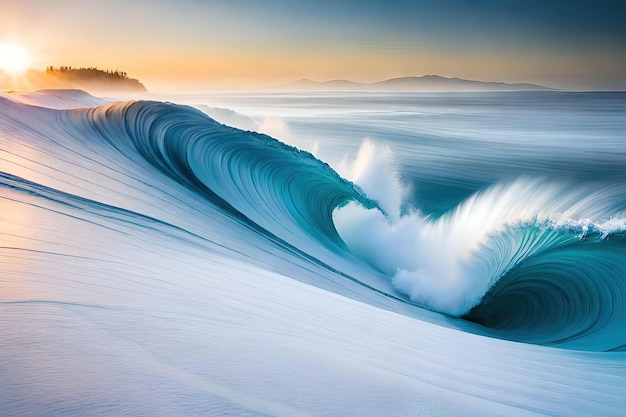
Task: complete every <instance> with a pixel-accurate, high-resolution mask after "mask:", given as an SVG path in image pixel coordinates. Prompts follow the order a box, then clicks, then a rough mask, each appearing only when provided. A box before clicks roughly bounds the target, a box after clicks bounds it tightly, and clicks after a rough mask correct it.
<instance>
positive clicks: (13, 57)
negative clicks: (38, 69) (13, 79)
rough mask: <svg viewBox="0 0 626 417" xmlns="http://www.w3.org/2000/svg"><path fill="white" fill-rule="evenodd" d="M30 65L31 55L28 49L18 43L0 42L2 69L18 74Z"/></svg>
mask: <svg viewBox="0 0 626 417" xmlns="http://www.w3.org/2000/svg"><path fill="white" fill-rule="evenodd" d="M29 66H30V57H29V56H28V52H26V49H24V48H23V47H22V46H20V45H18V44H16V43H3V44H0V70H3V71H5V72H8V73H10V74H13V75H17V74H21V73H23V72H24V71H26V70H27V69H28V67H29Z"/></svg>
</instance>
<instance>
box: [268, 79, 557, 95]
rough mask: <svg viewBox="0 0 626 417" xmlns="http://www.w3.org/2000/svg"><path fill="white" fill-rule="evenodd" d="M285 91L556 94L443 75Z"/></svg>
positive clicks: (297, 85) (309, 84) (303, 85)
mask: <svg viewBox="0 0 626 417" xmlns="http://www.w3.org/2000/svg"><path fill="white" fill-rule="evenodd" d="M280 88H281V89H285V90H313V91H374V92H376V91H380V92H463V91H541V90H554V89H553V88H549V87H544V86H541V85H536V84H528V83H515V84H508V83H500V82H487V81H473V80H464V79H462V78H446V77H442V76H439V75H424V76H422V77H401V78H392V79H389V80H384V81H377V82H373V83H357V82H354V81H348V80H332V81H322V82H319V81H312V80H309V79H306V78H305V79H302V80H298V81H296V82H293V83H291V84H287V85H285V86H283V87H280Z"/></svg>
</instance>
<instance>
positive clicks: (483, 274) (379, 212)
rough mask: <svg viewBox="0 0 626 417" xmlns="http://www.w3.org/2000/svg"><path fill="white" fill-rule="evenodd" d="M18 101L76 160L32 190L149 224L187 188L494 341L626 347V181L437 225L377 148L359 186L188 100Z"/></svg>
mask: <svg viewBox="0 0 626 417" xmlns="http://www.w3.org/2000/svg"><path fill="white" fill-rule="evenodd" d="M3 100H4V101H5V103H4V104H3V109H4V110H3V111H4V112H5V113H7V114H8V113H11V115H12V117H13V118H14V119H17V120H18V123H17V124H19V118H20V116H19V115H20V114H21V113H24V114H26V113H28V117H35V118H39V119H40V120H50V121H51V123H50V125H52V124H54V125H56V126H58V129H59V132H60V134H59V135H57V136H54V135H50V134H48V133H47V132H45V131H43V130H41V131H36V130H35V131H31V132H30V134H31V135H33V137H35V138H37V140H39V142H40V143H39V145H38V146H41V147H42V148H45V149H48V150H50V149H52V150H51V151H50V152H51V153H53V154H54V153H55V152H60V153H62V152H65V154H62V155H60V156H59V155H57V157H58V160H57V162H56V163H57V165H55V166H52V167H51V166H48V167H47V168H46V169H47V170H50V169H51V170H52V171H55V172H56V174H55V175H53V176H52V178H56V179H55V180H50V179H49V178H48V179H43V178H46V175H45V174H43V173H41V172H40V174H41V175H39V174H34V172H36V171H28V172H27V173H26V174H25V177H28V178H23V180H24V181H33V183H46V184H42V186H43V185H45V186H48V187H50V188H51V189H57V190H59V191H63V192H67V193H68V194H71V195H77V196H79V197H81V198H87V199H90V200H93V201H99V202H101V203H104V204H109V205H111V206H114V207H119V208H120V209H125V210H130V211H133V212H138V213H141V214H145V215H149V216H152V214H150V212H151V211H153V208H154V206H155V205H158V204H162V205H163V207H160V208H159V209H161V210H165V212H167V206H168V205H170V204H172V201H168V200H167V198H168V197H167V194H168V192H169V191H166V192H165V194H160V196H159V197H158V199H155V197H154V196H151V193H152V191H154V190H169V189H172V187H174V188H177V190H178V191H176V193H177V194H176V195H174V194H171V195H170V197H169V198H171V199H177V200H179V201H178V203H180V200H181V198H182V197H181V194H180V193H181V192H182V195H185V196H186V198H188V199H191V200H198V199H199V200H202V201H205V202H206V203H208V204H209V205H210V206H211V207H212V208H213V209H217V210H219V211H220V212H221V213H222V215H223V216H226V217H227V218H229V219H233V220H235V221H237V222H239V223H240V224H241V225H243V226H244V227H246V228H248V229H250V230H253V231H254V232H255V233H258V234H260V235H262V236H265V238H267V239H269V241H271V242H272V244H274V245H278V246H280V247H281V248H283V250H285V251H286V252H287V253H289V254H296V255H297V256H300V257H303V258H306V259H309V260H312V261H314V262H316V263H318V264H321V265H324V266H325V267H327V268H329V269H331V270H333V271H335V272H338V273H339V276H340V277H344V278H345V279H350V280H352V281H354V282H357V283H360V284H362V285H363V286H365V287H366V288H369V289H372V290H375V291H377V292H379V293H381V294H383V295H385V296H388V297H391V298H394V299H397V300H398V301H401V300H404V301H406V302H408V303H415V304H417V305H419V306H423V307H426V308H428V309H432V310H435V311H439V312H443V313H445V314H448V315H452V316H458V317H463V318H465V319H467V320H470V321H472V322H475V323H478V324H480V325H481V326H482V330H480V331H482V332H484V333H485V334H488V335H492V336H496V337H502V338H507V339H513V340H518V341H524V342H530V343H536V344H545V345H554V346H559V347H567V348H573V349H582V350H597V351H608V350H620V349H623V348H624V346H625V345H626V332H624V331H623V330H624V329H625V328H626V264H624V262H623V259H624V256H625V255H626V245H625V242H626V240H625V237H624V231H625V228H626V226H625V221H624V219H625V217H624V214H623V213H624V210H626V186H624V185H603V184H596V185H594V186H591V185H585V186H576V185H575V184H567V183H565V182H561V181H558V180H554V179H545V178H543V179H537V178H534V179H533V178H520V179H518V180H516V181H512V182H511V181H509V182H505V183H498V184H495V185H493V186H491V187H489V188H487V189H485V190H483V191H480V192H478V193H476V194H474V195H473V196H471V197H470V198H469V199H467V200H465V201H464V202H462V203H461V204H459V205H458V206H457V207H456V208H454V209H452V210H451V211H449V212H447V213H445V214H444V215H442V216H440V217H438V218H431V217H429V216H426V215H423V214H421V213H418V212H416V211H412V210H411V209H410V208H408V209H407V208H406V207H404V208H400V207H399V205H400V204H401V200H402V198H401V195H402V190H401V187H398V186H397V184H396V185H393V184H392V185H390V184H389V183H390V181H389V180H386V179H385V178H392V177H394V173H393V172H386V171H385V169H386V168H384V167H385V166H386V165H385V164H384V163H382V164H381V162H380V160H379V159H376V157H375V155H376V152H374V151H373V150H372V149H369V150H367V149H366V150H365V151H364V152H363V155H362V158H365V159H368V158H369V159H368V160H369V163H368V162H367V161H366V162H365V165H364V166H361V167H360V168H358V169H357V171H358V172H359V175H357V176H360V177H361V178H365V179H366V180H363V182H362V184H359V185H361V186H358V185H355V184H354V183H352V182H350V181H348V180H345V179H343V178H341V177H340V176H339V175H338V174H337V173H336V172H335V171H334V170H333V169H331V168H330V167H329V166H328V165H327V164H325V163H323V162H320V161H319V160H317V159H316V158H314V157H313V156H312V155H311V154H310V153H308V152H304V151H299V150H297V149H296V148H293V147H290V146H287V145H285V144H283V143H280V142H278V141H276V140H274V139H272V138H270V137H269V136H266V135H263V134H258V133H254V132H244V131H241V130H237V129H234V128H231V127H227V126H225V125H222V124H220V123H218V122H216V121H214V120H212V119H210V118H209V117H207V116H206V115H205V114H203V113H202V112H200V111H198V110H195V109H193V108H190V107H186V106H178V105H173V104H169V103H160V102H128V103H117V104H108V105H102V106H99V107H94V108H89V109H77V110H51V109H44V108H35V107H33V108H30V109H28V112H25V111H24V109H23V107H25V106H24V105H23V104H19V103H16V102H12V101H9V100H7V99H3ZM20 112H21V113H20ZM2 127H3V129H4V130H5V131H8V132H11V129H14V128H13V127H11V126H7V125H5V126H2ZM48 127H49V126H48ZM55 137H60V138H62V139H58V140H63V142H58V141H57V139H54V138H55ZM372 146H373V145H372V144H367V145H366V147H369V148H372ZM16 155H17V153H16ZM379 155H382V156H380V157H381V158H383V159H385V158H389V156H388V155H387V152H385V151H383V152H380V153H379ZM17 159H19V158H17V157H14V158H13V164H18V162H16V161H17ZM7 160H8V161H11V157H9V158H8V159H7ZM59 161H60V162H59ZM105 165H106V166H107V168H106V170H103V169H102V167H103V166H105ZM14 166H15V165H14ZM64 170H65V171H64ZM98 170H100V171H99V172H101V173H99V174H96V172H98ZM368 170H369V173H368V172H366V171H368ZM13 171H14V172H11V169H10V168H9V171H8V172H5V173H4V174H3V177H1V178H0V181H2V183H3V184H4V185H5V186H11V184H10V181H9V179H10V180H11V181H13V182H14V181H16V178H17V180H20V179H21V176H20V175H19V171H20V170H17V169H15V170H13ZM59 172H60V173H59ZM102 172H104V173H102ZM381 172H382V174H381V175H382V180H381V177H380V176H378V177H377V173H378V174H380V173H381ZM70 177H71V178H70ZM102 179H105V181H100V180H102ZM111 181H113V182H116V183H118V184H117V185H119V183H123V184H124V186H125V187H127V188H128V192H127V193H126V196H129V195H131V194H132V192H133V189H134V190H135V191H137V190H139V189H140V190H141V191H142V192H143V193H144V194H143V195H142V194H140V195H139V197H136V196H135V197H132V198H130V199H128V198H125V197H124V196H120V195H118V194H117V191H114V190H116V189H117V188H116V187H117V185H114V184H112V185H108V184H109V183H110V182H111ZM355 181H356V182H357V183H358V182H359V179H358V178H357V179H355ZM372 181H373V182H374V185H373V186H372V185H371V184H369V185H368V184H366V183H367V182H370V183H371V182H372ZM376 181H378V183H377V182H376ZM94 184H95V185H94ZM164 184H165V185H164ZM92 185H93V186H94V187H91V186H92ZM180 190H183V191H180ZM172 193H173V191H172ZM163 195H165V196H166V197H163ZM368 196H370V197H371V199H370V197H368ZM373 199H377V200H378V202H377V201H374V200H373ZM157 200H158V201H157ZM185 204H187V203H185V202H183V206H184V205H185ZM194 204H195V203H194ZM189 205H190V207H191V206H192V205H193V204H192V203H189ZM146 207H153V208H149V209H146ZM189 215H190V216H194V215H195V216H197V219H196V220H197V221H196V222H195V223H194V224H195V225H196V226H195V229H194V233H200V234H201V229H202V226H201V225H202V222H203V221H217V220H215V219H214V218H211V219H208V218H202V213H199V212H198V210H196V209H194V210H190V212H189ZM155 216H157V215H155ZM157 217H158V216H157ZM174 223H175V222H174ZM179 223H180V222H179ZM177 225H179V224H177ZM180 227H183V228H185V227H186V226H184V224H182V225H180ZM352 255H356V256H357V257H358V258H360V259H362V260H363V261H365V263H363V264H358V259H357V258H354V257H353V256H352ZM339 259H344V260H345V259H348V260H349V261H350V262H353V264H352V265H350V266H346V262H344V261H340V260H339ZM355 262H356V264H355ZM331 265H334V266H331ZM355 265H356V266H355ZM359 268H361V271H365V272H362V275H363V276H367V277H369V278H367V279H365V278H361V273H360V272H359V271H360V269H359ZM363 268H365V269H363ZM367 268H371V269H372V270H373V271H374V272H371V271H370V272H367V271H366V269H367ZM372 276H378V277H380V279H381V281H380V282H376V281H373V280H372V278H371V277H372ZM385 277H386V278H385ZM385 280H386V282H385ZM389 283H391V284H392V285H393V287H392V286H390V285H389Z"/></svg>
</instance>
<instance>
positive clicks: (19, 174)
mask: <svg viewBox="0 0 626 417" xmlns="http://www.w3.org/2000/svg"><path fill="white" fill-rule="evenodd" d="M135 98H136V99H138V100H131V101H128V100H127V98H125V99H124V100H121V101H120V100H119V99H112V98H98V97H94V96H91V95H88V94H87V93H84V92H80V91H75V90H50V91H41V92H34V93H12V94H8V93H0V265H1V267H0V375H1V378H0V415H8V416H12V415H15V416H41V415H50V416H52V415H54V416H56V415H58V416H68V415H76V416H88V415H112V416H120V415H129V416H134V415H145V416H172V415H181V416H182V415H197V416H220V415H224V416H226V415H237V416H256V415H266V416H269V415H271V416H308V415H310V416H449V415H464V416H472V415H475V416H488V415H494V416H501V415H507V416H516V415H520V416H526V415H550V416H554V415H572V416H574V415H602V416H610V415H615V416H618V415H623V413H624V410H626V235H625V231H626V170H625V169H624V168H625V167H626V133H625V132H626V93H610V92H602V93H572V92H552V91H550V92H506V93H505V92H498V93H458V94H453V93H440V94H413V93H412V94H382V93H277V92H249V93H241V92H239V93H227V92H205V91H176V92H168V93H159V94H151V95H147V96H144V97H135Z"/></svg>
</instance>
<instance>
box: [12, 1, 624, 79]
mask: <svg viewBox="0 0 626 417" xmlns="http://www.w3.org/2000/svg"><path fill="white" fill-rule="evenodd" d="M624 22H626V1H601V0H599V1H593V0H589V1H581V0H572V1H559V0H519V1H507V0H499V1H498V0H475V1H461V0H456V1H453V0H439V1H435V0H430V1H418V0H414V1H393V0H387V1H373V0H360V1H354V0H346V1H341V0H335V1H331V0H317V1H313V0H307V1H301V0H289V1H288V0H257V1H253V0H223V1H213V0H205V1H201V0H132V1H130V0H106V1H105V0H98V1H91V0H54V1H50V0H19V1H17V0H0V43H2V42H9V41H12V42H18V43H20V44H21V45H24V46H25V47H26V48H27V49H28V51H29V54H30V55H31V58H32V59H31V61H32V63H33V65H34V66H36V67H40V68H41V69H44V68H45V67H46V66H48V65H54V66H61V65H70V66H75V67H80V66H86V67H91V66H97V67H99V68H103V69H107V68H109V69H119V70H123V71H126V72H127V73H128V74H129V75H130V76H131V77H135V78H139V79H140V80H141V81H143V82H144V83H145V84H146V85H147V86H148V87H150V86H154V85H185V86H192V85H197V86H200V85H206V86H211V85H224V86H246V87H248V86H260V87H263V86H273V85H280V84H284V83H288V82H291V81H294V80H296V79H299V78H310V79H314V80H317V81H323V80H330V79H350V80H354V81H365V82H367V81H378V80H383V79H387V78H393V77H401V76H421V75H425V74H437V75H442V76H447V77H460V78H466V79H474V80H482V81H503V82H533V83H538V84H542V85H546V86H550V87H556V88H565V89H575V90H598V89H609V90H611V89H613V90H626V23H624Z"/></svg>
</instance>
